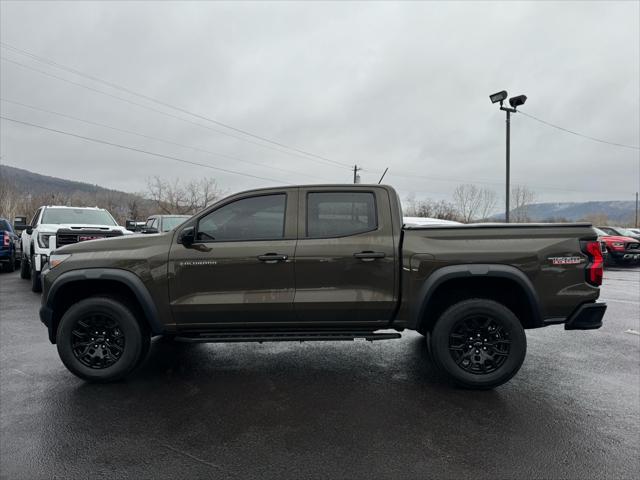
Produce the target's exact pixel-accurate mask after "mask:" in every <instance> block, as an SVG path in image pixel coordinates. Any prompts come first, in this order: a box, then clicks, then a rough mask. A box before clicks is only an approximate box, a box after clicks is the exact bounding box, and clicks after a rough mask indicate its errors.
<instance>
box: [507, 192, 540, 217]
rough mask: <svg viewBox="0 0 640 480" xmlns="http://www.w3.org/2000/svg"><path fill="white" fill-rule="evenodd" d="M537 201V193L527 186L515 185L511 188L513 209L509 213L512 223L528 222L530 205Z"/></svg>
mask: <svg viewBox="0 0 640 480" xmlns="http://www.w3.org/2000/svg"><path fill="white" fill-rule="evenodd" d="M535 200H536V193H535V192H534V191H533V190H531V189H530V188H529V187H527V186H526V185H514V186H513V187H512V188H511V205H512V207H513V208H512V209H511V212H510V213H509V217H510V220H511V221H512V222H515V223H518V222H528V221H530V218H529V205H531V204H532V203H533V202H535Z"/></svg>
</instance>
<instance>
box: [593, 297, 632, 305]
mask: <svg viewBox="0 0 640 480" xmlns="http://www.w3.org/2000/svg"><path fill="white" fill-rule="evenodd" d="M602 300H604V301H605V302H614V303H628V304H629V305H640V302H634V301H633V300H616V299H615V298H603V299H602Z"/></svg>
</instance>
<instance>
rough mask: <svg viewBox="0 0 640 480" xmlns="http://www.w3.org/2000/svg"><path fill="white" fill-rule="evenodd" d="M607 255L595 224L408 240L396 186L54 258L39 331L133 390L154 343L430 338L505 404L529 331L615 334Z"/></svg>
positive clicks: (245, 211)
mask: <svg viewBox="0 0 640 480" xmlns="http://www.w3.org/2000/svg"><path fill="white" fill-rule="evenodd" d="M601 281H602V255H601V251H600V245H599V243H598V242H597V236H596V233H595V231H594V230H593V228H591V226H590V225H589V224H519V225H517V224H477V225H436V226H433V227H431V226H421V227H409V226H406V225H403V223H402V212H401V207H400V202H399V199H398V195H397V194H396V192H395V191H394V190H393V188H391V187H388V186H384V185H310V186H294V187H282V188H270V189H261V190H252V191H248V192H243V193H239V194H236V195H233V196H231V197H228V198H225V199H224V200H221V201H219V202H217V203H216V204H214V205H211V206H210V207H208V208H206V209H205V210H203V211H202V212H200V213H198V214H196V215H195V216H193V217H192V218H190V219H189V220H187V221H186V222H185V223H183V224H182V225H180V226H178V227H177V228H176V229H174V230H172V231H169V232H167V233H164V234H159V235H143V236H131V237H124V238H114V239H104V240H93V241H87V242H83V243H78V244H76V245H69V246H66V247H63V248H60V249H58V250H56V251H55V253H54V254H52V255H51V257H50V262H49V265H48V267H47V268H46V269H45V272H44V274H43V287H44V293H43V297H42V303H43V305H42V308H41V311H40V317H41V320H42V322H43V323H44V324H45V325H46V326H47V327H48V330H49V338H50V340H51V342H52V343H57V347H58V352H59V354H60V357H61V359H62V361H63V363H64V364H65V365H66V366H67V368H68V369H69V370H71V372H73V373H74V374H76V375H78V376H79V377H81V378H83V379H86V380H89V381H99V382H105V381H111V380H116V379H119V378H122V377H124V376H125V375H127V374H128V373H129V372H131V371H132V370H133V369H134V368H135V367H136V366H137V365H139V364H140V363H141V362H142V361H143V360H144V358H145V357H146V354H147V352H148V349H149V343H150V338H151V337H152V336H155V335H165V336H168V337H171V338H173V339H174V340H175V341H182V342H252V341H255V342H266V341H307V340H328V341H335V340H355V339H366V340H383V339H392V338H399V337H400V334H399V333H397V332H401V331H403V330H405V329H409V330H415V331H417V332H419V333H421V334H423V335H425V336H426V337H427V341H426V344H427V347H425V348H428V349H429V351H430V353H431V357H432V359H433V361H434V362H435V364H436V365H437V366H438V367H440V368H441V369H442V371H443V372H445V373H446V374H447V375H448V376H449V377H450V378H451V379H452V380H453V381H454V382H456V383H457V384H459V385H462V386H466V387H469V388H491V387H495V386H497V385H500V384H502V383H504V382H506V381H508V380H509V379H510V378H511V377H513V375H515V373H516V372H517V371H518V369H519V368H520V366H521V364H522V362H523V360H524V357H525V353H526V337H525V333H524V330H525V329H529V328H538V327H544V326H547V325H553V324H564V328H565V329H567V330H572V329H595V328H599V327H600V326H601V325H602V317H603V315H604V312H605V310H606V305H605V304H603V303H596V299H597V298H598V295H599V288H598V286H599V285H600V283H601Z"/></svg>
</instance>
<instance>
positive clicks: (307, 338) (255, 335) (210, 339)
mask: <svg viewBox="0 0 640 480" xmlns="http://www.w3.org/2000/svg"><path fill="white" fill-rule="evenodd" d="M400 337H401V335H400V334H399V333H374V332H323V331H318V332H289V333H285V332H220V333H210V332H207V333H199V334H190V335H182V336H176V337H175V340H176V341H177V342H187V343H220V342H260V343H262V342H318V341H321V342H335V341H340V340H347V341H365V340H368V341H370V342H373V341H374V340H391V339H394V338H400Z"/></svg>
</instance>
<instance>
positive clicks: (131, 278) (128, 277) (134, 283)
mask: <svg viewBox="0 0 640 480" xmlns="http://www.w3.org/2000/svg"><path fill="white" fill-rule="evenodd" d="M82 280H112V281H116V282H120V283H122V284H124V285H126V286H127V287H128V288H129V289H130V290H131V291H132V292H133V294H134V295H135V296H136V299H137V300H138V303H140V306H141V307H142V311H143V312H144V315H145V317H146V319H147V323H148V324H149V328H151V332H152V333H153V334H154V335H157V334H161V333H162V332H163V331H164V330H165V329H164V327H163V326H162V324H161V322H160V316H159V314H158V309H157V308H156V305H155V303H154V301H153V298H152V297H151V294H150V293H149V290H148V289H147V287H145V285H144V283H143V282H142V280H141V279H140V277H138V276H137V275H136V274H134V273H132V272H130V271H128V270H121V269H118V268H87V269H80V270H71V271H69V272H65V273H63V274H61V275H60V276H59V277H58V278H56V279H55V280H54V281H53V283H52V284H51V288H50V289H49V292H48V294H47V298H46V301H45V302H44V305H45V306H46V307H48V308H49V309H52V308H53V305H54V304H55V298H56V294H57V293H58V292H59V291H60V288H61V287H62V286H64V285H65V284H67V283H70V282H77V281H82Z"/></svg>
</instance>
